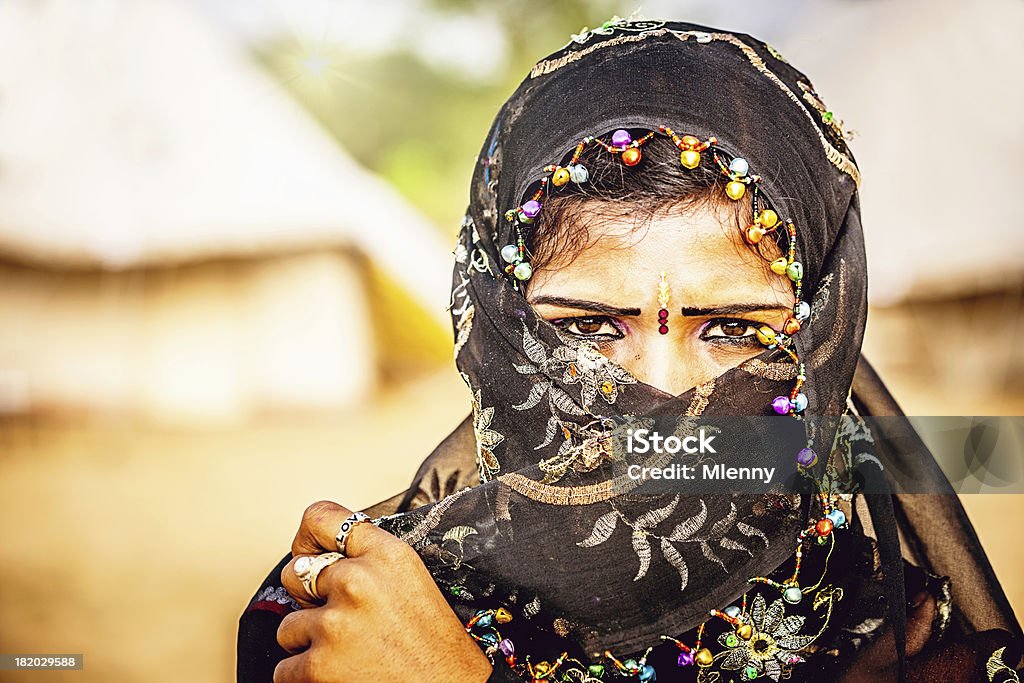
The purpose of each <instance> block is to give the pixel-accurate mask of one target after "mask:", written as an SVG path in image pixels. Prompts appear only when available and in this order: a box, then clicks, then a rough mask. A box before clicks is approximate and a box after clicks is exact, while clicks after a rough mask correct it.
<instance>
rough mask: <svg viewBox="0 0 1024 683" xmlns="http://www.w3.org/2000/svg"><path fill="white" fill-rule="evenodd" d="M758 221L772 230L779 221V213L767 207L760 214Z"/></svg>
mask: <svg viewBox="0 0 1024 683" xmlns="http://www.w3.org/2000/svg"><path fill="white" fill-rule="evenodd" d="M757 222H758V223H760V224H761V225H763V226H764V227H766V228H768V229H769V230H770V229H772V228H774V227H775V225H776V224H777V223H778V222H779V214H777V213H775V212H774V211H772V210H771V209H765V210H764V211H762V212H761V213H760V214H759V215H758V217H757Z"/></svg>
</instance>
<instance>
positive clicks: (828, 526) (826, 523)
mask: <svg viewBox="0 0 1024 683" xmlns="http://www.w3.org/2000/svg"><path fill="white" fill-rule="evenodd" d="M814 530H815V531H817V532H818V535H819V536H828V535H829V534H830V533H832V520H831V519H829V518H828V517H824V518H822V519H819V520H818V523H817V524H815V525H814Z"/></svg>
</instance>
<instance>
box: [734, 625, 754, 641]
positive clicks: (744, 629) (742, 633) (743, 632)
mask: <svg viewBox="0 0 1024 683" xmlns="http://www.w3.org/2000/svg"><path fill="white" fill-rule="evenodd" d="M736 635H738V636H739V637H740V638H742V639H743V640H750V637H751V636H752V635H754V627H753V626H751V625H750V624H740V626H739V628H737V629H736Z"/></svg>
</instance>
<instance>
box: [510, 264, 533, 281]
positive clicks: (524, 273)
mask: <svg viewBox="0 0 1024 683" xmlns="http://www.w3.org/2000/svg"><path fill="white" fill-rule="evenodd" d="M512 274H513V275H515V276H516V279H517V280H523V281H526V280H529V279H530V277H531V276H532V275H533V266H531V265H530V263H529V262H528V261H523V262H522V263H520V264H519V265H517V266H516V267H515V269H514V270H513V271H512Z"/></svg>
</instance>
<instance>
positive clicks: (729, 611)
mask: <svg viewBox="0 0 1024 683" xmlns="http://www.w3.org/2000/svg"><path fill="white" fill-rule="evenodd" d="M722 611H723V612H725V613H726V615H728V616H730V617H732V618H733V619H735V618H736V617H738V616H739V615H740V608H739V607H737V606H736V605H729V606H728V607H726V608H725V609H724V610H722Z"/></svg>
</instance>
